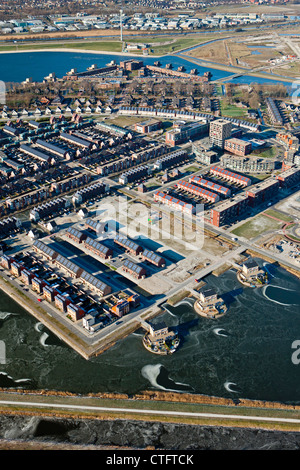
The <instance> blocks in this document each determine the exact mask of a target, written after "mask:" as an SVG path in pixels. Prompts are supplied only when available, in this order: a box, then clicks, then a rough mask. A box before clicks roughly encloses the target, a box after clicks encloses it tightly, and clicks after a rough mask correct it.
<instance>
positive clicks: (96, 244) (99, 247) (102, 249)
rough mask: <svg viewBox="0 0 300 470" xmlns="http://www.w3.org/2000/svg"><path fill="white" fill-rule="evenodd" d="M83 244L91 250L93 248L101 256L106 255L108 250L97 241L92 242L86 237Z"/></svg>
mask: <svg viewBox="0 0 300 470" xmlns="http://www.w3.org/2000/svg"><path fill="white" fill-rule="evenodd" d="M85 244H86V245H89V246H91V247H92V248H95V249H96V250H98V251H100V252H101V253H103V254H106V253H107V252H108V251H109V248H107V247H106V246H104V245H102V243H99V242H97V240H93V239H92V238H90V237H87V239H86V240H85Z"/></svg>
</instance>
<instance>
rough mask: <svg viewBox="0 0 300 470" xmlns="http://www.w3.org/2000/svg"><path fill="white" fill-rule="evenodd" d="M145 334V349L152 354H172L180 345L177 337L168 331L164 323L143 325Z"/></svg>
mask: <svg viewBox="0 0 300 470" xmlns="http://www.w3.org/2000/svg"><path fill="white" fill-rule="evenodd" d="M143 326H144V327H146V329H147V332H146V334H145V336H144V338H143V345H144V346H145V348H146V349H147V350H148V351H150V352H152V353H154V354H161V355H167V354H173V353H174V352H175V351H176V350H177V348H178V346H179V343H180V340H179V338H178V335H177V334H176V333H175V332H174V331H171V330H169V328H168V327H167V325H166V324H165V323H164V322H161V323H158V324H151V323H145V324H144V325H143Z"/></svg>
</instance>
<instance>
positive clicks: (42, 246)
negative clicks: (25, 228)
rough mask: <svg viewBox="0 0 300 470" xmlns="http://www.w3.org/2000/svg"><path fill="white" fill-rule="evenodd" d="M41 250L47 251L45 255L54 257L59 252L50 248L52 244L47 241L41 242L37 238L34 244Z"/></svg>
mask: <svg viewBox="0 0 300 470" xmlns="http://www.w3.org/2000/svg"><path fill="white" fill-rule="evenodd" d="M33 246H35V247H36V248H37V249H38V250H39V251H41V252H42V253H45V255H47V256H50V257H51V258H53V257H54V256H55V254H56V253H57V252H56V251H55V250H53V249H52V248H50V246H48V245H46V244H45V243H43V242H41V241H40V240H36V241H35V242H34V244H33Z"/></svg>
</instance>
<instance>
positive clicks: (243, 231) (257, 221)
mask: <svg viewBox="0 0 300 470" xmlns="http://www.w3.org/2000/svg"><path fill="white" fill-rule="evenodd" d="M281 225H282V223H281V222H279V221H277V220H274V219H271V218H270V217H267V216H265V215H263V214H261V215H258V216H257V217H254V218H253V219H252V220H249V221H248V222H245V223H244V224H243V225H240V226H239V227H237V228H236V229H234V230H232V232H231V233H233V234H234V235H237V236H238V237H244V238H247V239H248V240H250V239H251V238H254V237H257V236H258V235H261V234H262V233H264V232H266V231H268V230H278V229H279V228H280V227H281Z"/></svg>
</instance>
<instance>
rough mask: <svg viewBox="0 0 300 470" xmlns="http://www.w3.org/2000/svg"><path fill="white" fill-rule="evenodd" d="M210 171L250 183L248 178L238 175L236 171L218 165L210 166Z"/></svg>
mask: <svg viewBox="0 0 300 470" xmlns="http://www.w3.org/2000/svg"><path fill="white" fill-rule="evenodd" d="M210 170H211V171H212V172H216V173H219V174H220V175H221V176H225V177H226V176H227V177H229V178H234V179H236V180H240V181H241V182H243V183H246V184H247V185H248V184H250V183H251V180H250V178H246V176H243V175H238V174H237V173H233V172H232V171H229V170H226V169H225V168H220V167H219V166H212V167H211V169H210Z"/></svg>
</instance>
